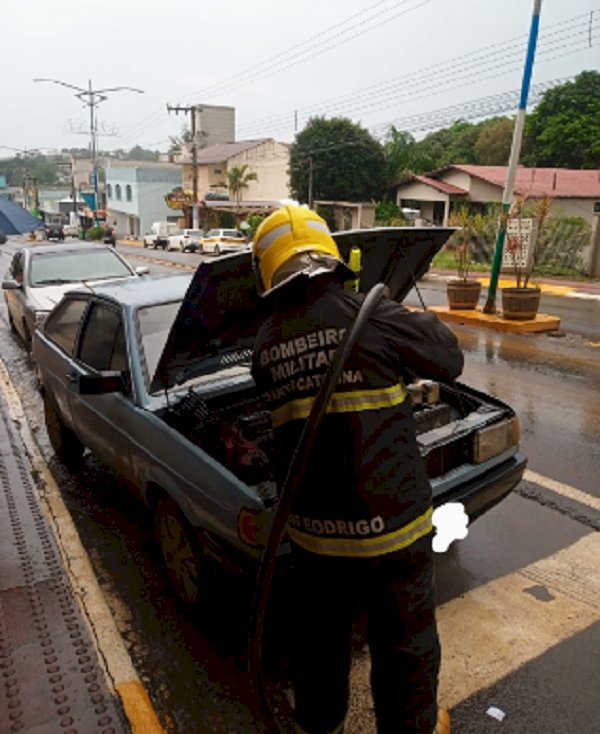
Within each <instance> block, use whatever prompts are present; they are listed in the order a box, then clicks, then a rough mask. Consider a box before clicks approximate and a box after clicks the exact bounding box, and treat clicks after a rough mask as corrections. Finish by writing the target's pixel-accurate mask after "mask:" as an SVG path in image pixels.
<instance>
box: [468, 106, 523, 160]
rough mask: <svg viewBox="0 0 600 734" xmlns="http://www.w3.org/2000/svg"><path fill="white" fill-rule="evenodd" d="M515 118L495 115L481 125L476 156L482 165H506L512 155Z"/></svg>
mask: <svg viewBox="0 0 600 734" xmlns="http://www.w3.org/2000/svg"><path fill="white" fill-rule="evenodd" d="M514 127H515V123H514V120H511V119H510V118H508V117H494V118H492V119H491V120H485V122H483V123H480V125H479V135H478V137H477V141H476V143H475V158H476V161H477V163H478V164H479V165H481V166H506V165H508V159H509V157H510V148H511V145H512V138H513V130H514Z"/></svg>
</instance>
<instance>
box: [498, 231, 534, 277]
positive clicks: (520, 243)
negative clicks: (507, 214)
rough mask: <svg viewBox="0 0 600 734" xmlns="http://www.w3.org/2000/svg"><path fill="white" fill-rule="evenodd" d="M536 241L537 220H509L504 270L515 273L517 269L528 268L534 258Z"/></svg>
mask: <svg viewBox="0 0 600 734" xmlns="http://www.w3.org/2000/svg"><path fill="white" fill-rule="evenodd" d="M536 239H537V222H536V221H535V219H520V218H514V219H509V220H508V222H507V225H506V242H505V245H504V251H503V253H502V270H503V271H507V270H508V271H511V270H512V271H514V270H515V268H519V269H523V268H527V267H528V265H529V263H530V260H531V258H532V257H533V248H534V247H535V242H536Z"/></svg>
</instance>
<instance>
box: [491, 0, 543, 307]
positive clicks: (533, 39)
mask: <svg viewBox="0 0 600 734" xmlns="http://www.w3.org/2000/svg"><path fill="white" fill-rule="evenodd" d="M541 8H542V0H534V2H533V13H532V16H531V27H530V31H529V42H528V45H527V55H526V58H525V68H524V70H523V81H522V84H521V99H520V100H519V109H518V112H517V119H516V121H515V129H514V132H513V139H512V146H511V150H510V157H509V161H508V170H507V174H506V183H505V185H504V192H503V194H502V214H501V216H500V224H499V227H498V235H497V237H496V248H495V250H494V259H493V262H492V272H491V274H490V284H489V286H488V296H487V301H486V302H485V305H484V307H483V312H484V313H487V314H494V313H496V289H497V287H498V277H499V275H500V268H501V266H502V251H503V250H504V240H505V239H506V223H507V219H508V212H509V210H510V206H511V203H512V196H513V189H514V184H515V176H516V174H517V165H518V163H519V155H520V153H521V141H522V139H523V127H524V125H525V112H526V110H527V98H528V96H529V86H530V83H531V74H532V71H533V60H534V58H535V48H536V45H537V37H538V30H539V24H540V11H541Z"/></svg>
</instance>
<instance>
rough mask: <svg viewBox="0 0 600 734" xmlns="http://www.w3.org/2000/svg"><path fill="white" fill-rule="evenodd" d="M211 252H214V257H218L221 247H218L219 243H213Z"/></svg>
mask: <svg viewBox="0 0 600 734" xmlns="http://www.w3.org/2000/svg"><path fill="white" fill-rule="evenodd" d="M213 252H214V254H215V257H219V255H220V254H221V248H220V247H219V245H215V249H214V250H213Z"/></svg>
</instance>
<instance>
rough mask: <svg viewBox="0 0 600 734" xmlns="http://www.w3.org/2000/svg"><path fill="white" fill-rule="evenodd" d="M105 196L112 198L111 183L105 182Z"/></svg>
mask: <svg viewBox="0 0 600 734" xmlns="http://www.w3.org/2000/svg"><path fill="white" fill-rule="evenodd" d="M106 196H107V198H109V199H112V184H106Z"/></svg>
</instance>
